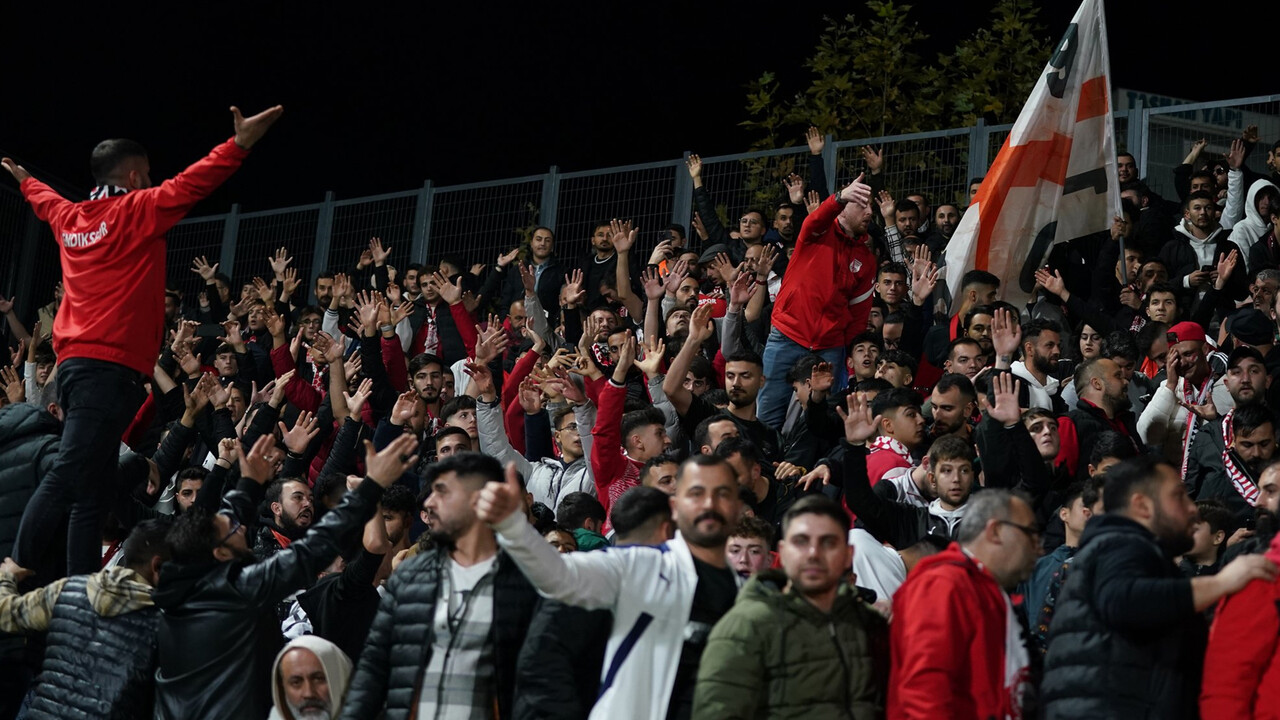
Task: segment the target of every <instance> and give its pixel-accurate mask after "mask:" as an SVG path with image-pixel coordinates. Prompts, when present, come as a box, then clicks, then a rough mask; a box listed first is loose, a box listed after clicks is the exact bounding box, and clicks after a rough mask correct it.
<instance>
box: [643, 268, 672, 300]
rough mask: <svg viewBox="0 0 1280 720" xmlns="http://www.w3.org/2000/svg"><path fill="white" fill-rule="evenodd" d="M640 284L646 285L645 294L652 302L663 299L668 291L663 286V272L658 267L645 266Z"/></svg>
mask: <svg viewBox="0 0 1280 720" xmlns="http://www.w3.org/2000/svg"><path fill="white" fill-rule="evenodd" d="M640 284H641V285H643V286H644V296H645V297H646V298H648V299H649V301H650V302H653V301H656V300H661V299H662V296H663V295H664V294H665V293H666V290H664V289H663V287H662V274H661V273H659V272H658V269H657V268H645V269H644V271H643V272H641V273H640Z"/></svg>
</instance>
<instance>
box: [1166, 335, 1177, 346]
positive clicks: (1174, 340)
mask: <svg viewBox="0 0 1280 720" xmlns="http://www.w3.org/2000/svg"><path fill="white" fill-rule="evenodd" d="M1164 339H1165V340H1167V341H1168V343H1169V344H1170V345H1177V344H1178V333H1173V332H1168V333H1165V334H1164Z"/></svg>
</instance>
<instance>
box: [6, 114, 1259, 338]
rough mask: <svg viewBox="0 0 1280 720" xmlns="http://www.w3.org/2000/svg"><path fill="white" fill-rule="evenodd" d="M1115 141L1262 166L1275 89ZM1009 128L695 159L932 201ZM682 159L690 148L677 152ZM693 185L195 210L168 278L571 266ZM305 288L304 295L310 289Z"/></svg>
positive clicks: (442, 190)
mask: <svg viewBox="0 0 1280 720" xmlns="http://www.w3.org/2000/svg"><path fill="white" fill-rule="evenodd" d="M1113 119H1114V122H1115V131H1116V144H1117V148H1118V149H1119V150H1121V151H1125V150H1127V151H1129V152H1132V153H1133V154H1134V155H1135V157H1136V158H1137V161H1138V167H1139V168H1140V170H1141V174H1142V175H1143V177H1145V178H1147V182H1148V183H1149V184H1150V185H1151V187H1152V188H1153V189H1154V190H1155V191H1156V192H1158V193H1160V194H1161V195H1163V196H1165V197H1176V193H1175V191H1174V188H1173V185H1172V173H1171V170H1172V168H1173V167H1174V166H1176V165H1177V164H1178V163H1180V162H1181V161H1182V158H1183V157H1184V156H1185V155H1186V153H1187V151H1188V150H1189V148H1190V146H1191V143H1192V142H1193V141H1194V140H1196V139H1197V138H1200V137H1205V138H1207V139H1208V140H1209V145H1208V147H1207V148H1206V149H1205V152H1204V155H1202V157H1201V160H1202V162H1203V161H1208V160H1209V159H1210V158H1211V157H1212V156H1213V155H1214V154H1220V153H1222V152H1224V151H1225V150H1226V149H1227V146H1228V145H1229V144H1230V141H1231V140H1232V139H1233V138H1235V137H1239V135H1240V133H1241V132H1242V131H1243V130H1244V128H1245V127H1246V126H1248V125H1251V124H1256V125H1257V126H1258V128H1259V134H1260V137H1261V138H1262V139H1261V141H1260V145H1262V146H1263V147H1259V148H1257V149H1256V150H1255V151H1254V154H1253V156H1252V157H1251V158H1250V163H1251V165H1252V166H1254V167H1261V166H1262V164H1263V162H1264V159H1265V155H1264V153H1265V151H1266V148H1267V147H1269V146H1270V143H1272V142H1274V141H1275V140H1276V139H1277V138H1280V95H1271V96H1263V97H1253V98H1243V99H1238V100H1228V101H1221V102H1212V103H1197V104H1187V105H1181V106H1173V107H1160V108H1142V107H1140V106H1139V107H1137V108H1135V109H1131V110H1128V111H1121V112H1116V113H1114V114H1113ZM1011 127H1012V126H1011V125H1000V126H992V127H988V126H985V125H983V124H982V123H979V124H978V125H977V126H974V127H970V128H958V129H955V130H944V131H936V132H926V133H916V134H911V135H899V136H893V137H884V138H866V139H860V140H846V141H839V142H835V141H833V140H832V139H831V138H828V141H827V143H826V147H825V149H824V150H823V152H822V154H821V155H820V156H814V155H812V154H811V153H810V152H809V149H808V147H807V146H806V147H793V148H784V149H780V150H772V151H766V152H755V153H742V154H738V155H726V156H720V157H706V158H703V181H704V184H705V186H706V188H707V190H708V191H709V192H710V194H711V196H712V198H713V200H714V203H715V205H716V211H717V214H718V215H719V216H720V219H721V221H722V222H725V223H726V224H727V225H728V226H729V227H732V226H733V224H732V222H731V221H733V220H735V219H736V217H737V215H736V213H741V212H742V211H743V210H744V209H747V208H751V207H769V206H770V205H772V204H774V203H777V202H781V201H784V200H786V199H787V195H786V190H785V188H784V187H783V185H782V180H783V178H785V177H786V176H787V175H789V174H791V173H797V174H799V175H800V176H801V177H805V178H808V169H809V163H811V162H821V163H823V167H824V170H825V172H826V177H827V182H828V184H829V185H830V187H828V188H826V190H827V191H831V190H832V189H833V188H834V187H838V186H839V185H840V184H843V183H847V182H848V181H849V180H850V179H852V178H853V177H854V176H856V175H857V173H859V172H862V171H863V170H865V169H866V162H865V160H864V158H863V155H862V148H863V147H865V146H871V147H874V148H877V149H878V150H880V151H881V152H883V154H884V163H885V167H884V172H885V184H886V187H887V188H888V189H889V190H890V192H892V193H894V194H895V196H897V197H899V198H901V197H902V196H905V195H906V194H907V193H908V192H912V191H915V192H924V193H926V194H927V195H928V196H929V199H930V202H931V204H933V205H934V206H937V205H938V204H940V203H943V202H951V203H956V204H959V205H961V206H963V205H965V204H966V203H967V187H968V180H969V179H970V178H971V177H976V176H981V175H983V174H985V172H986V170H987V168H988V166H989V164H990V161H991V159H992V158H994V157H995V155H996V153H997V152H999V150H1000V147H1001V145H1002V144H1003V143H1004V141H1005V139H1006V137H1007V136H1008V134H1009V130H1010V128H1011ZM686 157H687V154H686ZM692 188H693V186H692V182H691V180H690V178H689V174H688V172H687V171H686V169H685V159H684V158H677V159H671V160H665V161H659V162H653V163H647V164H642V165H629V166H626V167H614V168H604V169H600V170H587V171H581V172H569V173H562V172H560V171H559V169H558V168H555V167H552V168H551V169H550V170H549V172H547V173H545V174H542V175H533V176H527V177H520V178H512V179H507V180H495V181H490V182H480V183H470V184H466V185H454V186H446V187H436V186H434V185H433V184H432V183H431V182H430V181H428V182H426V183H425V184H424V185H423V186H422V187H421V188H418V189H414V190H408V191H405V192H399V193H389V194H386V195H378V196H373V197H363V198H352V199H346V200H335V199H334V197H333V195H332V193H328V194H326V195H325V197H324V200H323V202H319V203H315V204H312V205H304V206H298V207H288V208H280V209H278V210H267V211H262V212H254V213H241V212H240V211H239V208H238V207H237V206H233V207H232V209H231V211H230V212H228V213H225V214H222V215H215V216H210V217H198V218H190V219H187V220H184V221H183V222H181V223H179V224H178V225H177V227H175V228H173V230H172V231H171V232H170V233H169V235H168V276H169V284H170V286H171V287H173V288H176V289H178V290H180V291H182V292H183V293H184V295H185V296H187V297H188V298H189V302H194V294H195V293H198V292H200V291H201V290H202V289H203V282H202V281H201V280H200V279H199V277H198V276H196V275H195V273H193V272H191V270H190V268H191V262H192V260H193V259H194V258H195V257H198V256H202V255H203V256H206V257H208V259H209V261H210V262H218V263H219V266H220V267H219V269H220V271H221V272H223V273H225V274H226V275H227V276H228V277H230V278H231V279H232V282H233V286H236V287H238V286H239V284H241V283H244V282H248V281H250V280H251V279H252V278H253V277H254V276H264V277H265V276H266V275H268V274H269V273H270V267H269V265H268V264H267V258H268V257H269V256H270V255H271V254H272V252H274V250H275V249H276V248H278V247H282V246H283V247H286V248H287V249H288V250H289V251H290V253H291V254H292V256H293V259H294V261H293V266H294V267H296V268H298V272H299V275H300V276H301V277H302V278H304V279H305V280H306V281H307V282H308V284H309V283H310V281H311V280H312V279H313V278H314V277H315V276H316V275H317V274H319V273H320V272H321V271H323V270H325V269H332V270H342V269H344V268H347V267H350V266H352V265H354V264H355V262H356V261H357V259H358V258H359V256H360V253H361V251H362V250H364V249H365V248H366V247H367V246H368V241H369V238H371V237H374V236H377V237H380V238H382V241H383V243H384V245H389V246H390V247H391V258H390V263H391V264H392V265H394V266H401V265H403V264H407V263H409V262H425V263H438V262H439V261H441V260H442V259H445V258H448V259H451V260H453V261H454V262H457V263H459V264H460V265H462V266H463V267H469V266H470V265H471V264H473V263H485V264H489V263H492V262H493V261H494V259H495V258H496V257H497V255H498V254H499V253H500V252H503V251H505V250H508V249H510V248H512V247H514V246H515V245H516V244H517V243H519V242H521V241H522V240H523V239H525V238H527V237H528V236H529V234H530V233H531V232H532V230H533V228H534V227H536V226H538V225H547V226H549V227H552V228H553V229H554V230H555V232H556V244H557V252H558V254H559V255H560V256H561V257H563V258H566V259H567V260H568V261H569V262H570V263H573V262H574V261H575V260H576V259H577V258H579V257H581V256H582V255H584V254H585V253H586V252H588V250H589V247H590V246H589V239H590V235H591V233H592V231H593V230H594V229H595V227H596V224H597V223H599V222H602V221H607V220H608V219H610V218H613V217H626V218H630V219H632V220H633V221H635V222H636V223H637V224H638V225H639V226H640V227H641V228H642V230H643V231H644V234H643V236H642V245H641V248H640V251H641V252H647V251H648V250H649V249H650V248H652V246H653V244H654V243H656V242H657V237H658V233H659V231H661V230H662V229H663V228H664V227H665V226H666V225H668V224H671V223H679V224H681V225H684V226H685V227H686V228H688V227H689V226H690V221H691V220H692V218H693V205H692ZM0 233H3V237H5V238H7V241H6V242H0V282H2V283H3V285H0V290H2V292H0V295H5V296H6V297H9V296H13V295H16V296H17V299H18V307H19V310H20V314H21V317H22V319H23V321H24V322H27V323H30V322H31V321H32V320H33V319H34V315H35V308H36V307H37V306H38V305H41V304H44V303H46V302H48V301H49V299H50V298H51V296H52V288H53V285H54V283H56V282H57V278H58V269H59V268H58V259H57V247H56V245H54V244H53V242H52V238H51V237H50V234H49V231H48V228H47V226H45V225H44V224H43V223H40V222H38V221H36V220H35V218H34V217H33V216H32V215H31V213H30V211H29V210H28V209H27V208H26V207H25V204H24V203H23V202H22V201H21V198H20V196H19V195H18V194H17V193H16V191H14V190H13V189H12V188H8V187H6V188H5V189H4V192H2V193H0ZM309 296H310V293H308V297H309Z"/></svg>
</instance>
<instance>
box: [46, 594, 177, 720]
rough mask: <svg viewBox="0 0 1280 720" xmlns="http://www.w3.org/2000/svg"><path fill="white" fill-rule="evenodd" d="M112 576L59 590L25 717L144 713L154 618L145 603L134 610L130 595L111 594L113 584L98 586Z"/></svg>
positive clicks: (150, 693)
mask: <svg viewBox="0 0 1280 720" xmlns="http://www.w3.org/2000/svg"><path fill="white" fill-rule="evenodd" d="M117 577H120V576H118V575H111V574H108V571H103V573H100V574H98V575H92V576H87V575H77V576H75V577H73V578H71V579H69V580H67V582H66V584H64V585H63V586H62V590H61V591H60V592H59V593H58V599H57V602H55V603H54V605H53V615H52V617H51V618H50V620H49V639H48V648H47V649H46V650H45V657H44V667H43V671H42V672H41V673H40V678H39V680H38V683H37V685H36V693H35V697H34V699H33V700H32V703H31V710H30V711H29V712H28V713H27V717H28V718H31V720H41V719H43V718H76V719H84V720H88V719H89V718H104V719H105V718H120V719H121V720H125V719H126V718H128V719H130V720H132V718H144V717H148V716H150V715H151V712H152V706H153V704H154V701H155V667H156V625H157V623H158V622H159V619H160V613H159V611H158V610H156V608H155V607H154V606H152V605H151V604H150V602H149V601H148V602H146V603H145V605H144V606H142V607H138V605H139V603H138V602H136V599H135V598H128V597H125V596H117V595H115V594H114V593H113V590H115V589H117V588H116V587H111V588H108V587H106V586H104V584H103V580H104V579H106V580H108V581H111V580H115V579H116V578H117ZM133 577H135V578H136V577H137V576H136V575H133ZM91 581H92V582H93V583H94V589H93V592H92V593H91V592H90V590H89V585H90V582H91ZM142 587H143V588H144V589H145V586H142ZM130 592H136V588H129V589H126V590H125V595H128V594H129V593H130Z"/></svg>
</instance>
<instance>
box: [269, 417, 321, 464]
mask: <svg viewBox="0 0 1280 720" xmlns="http://www.w3.org/2000/svg"><path fill="white" fill-rule="evenodd" d="M276 424H277V425H278V426H279V427H280V437H281V438H283V440H284V446H285V447H286V448H288V449H289V452H291V453H293V454H294V455H301V454H302V453H304V452H306V450H307V446H308V445H310V444H311V441H312V440H314V439H315V437H316V435H319V434H320V421H319V419H318V418H316V416H315V415H313V414H311V413H309V412H307V411H306V410H303V411H302V412H301V413H300V414H299V415H298V419H297V421H296V422H294V423H293V427H292V428H286V427H285V424H284V422H283V421H280V422H278V423H276Z"/></svg>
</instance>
